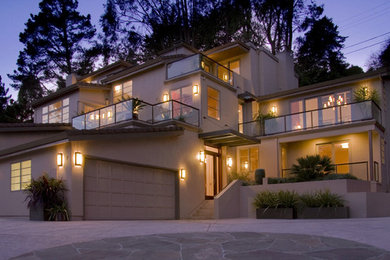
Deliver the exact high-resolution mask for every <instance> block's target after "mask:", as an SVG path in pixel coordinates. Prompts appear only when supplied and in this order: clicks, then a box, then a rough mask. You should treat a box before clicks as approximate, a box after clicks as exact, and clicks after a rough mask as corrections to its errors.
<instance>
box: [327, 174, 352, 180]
mask: <svg viewBox="0 0 390 260" xmlns="http://www.w3.org/2000/svg"><path fill="white" fill-rule="evenodd" d="M342 179H350V180H357V179H358V178H356V177H355V176H353V175H352V174H349V173H348V174H327V175H325V176H323V177H322V178H321V180H324V181H325V180H342Z"/></svg>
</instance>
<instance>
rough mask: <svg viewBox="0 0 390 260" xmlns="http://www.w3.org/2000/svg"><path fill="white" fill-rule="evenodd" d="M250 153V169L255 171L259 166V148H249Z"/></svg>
mask: <svg viewBox="0 0 390 260" xmlns="http://www.w3.org/2000/svg"><path fill="white" fill-rule="evenodd" d="M249 154H250V170H251V171H254V170H256V169H257V168H259V148H257V147H252V148H250V149H249Z"/></svg>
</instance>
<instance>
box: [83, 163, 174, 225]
mask: <svg viewBox="0 0 390 260" xmlns="http://www.w3.org/2000/svg"><path fill="white" fill-rule="evenodd" d="M84 167H85V168H84V218H85V219H88V220H110V219H112V220H119V219H175V179H176V178H175V177H176V173H175V172H173V171H168V170H162V169H156V168H151V167H143V166H142V167H141V166H133V165H129V164H121V163H116V162H110V161H102V160H95V159H87V160H86V161H85V165H84Z"/></svg>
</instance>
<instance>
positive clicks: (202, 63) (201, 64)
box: [200, 61, 204, 69]
mask: <svg viewBox="0 0 390 260" xmlns="http://www.w3.org/2000/svg"><path fill="white" fill-rule="evenodd" d="M200 66H201V67H202V69H204V61H202V62H201V63H200Z"/></svg>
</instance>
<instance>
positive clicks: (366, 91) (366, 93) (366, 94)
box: [363, 87, 368, 97]
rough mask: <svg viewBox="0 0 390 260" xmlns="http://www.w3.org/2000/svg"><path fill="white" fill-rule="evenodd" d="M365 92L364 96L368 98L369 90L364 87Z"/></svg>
mask: <svg viewBox="0 0 390 260" xmlns="http://www.w3.org/2000/svg"><path fill="white" fill-rule="evenodd" d="M363 92H364V96H365V97H367V96H368V88H367V87H364V88H363Z"/></svg>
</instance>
